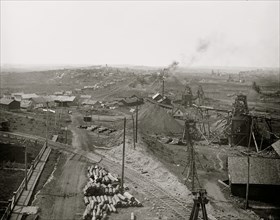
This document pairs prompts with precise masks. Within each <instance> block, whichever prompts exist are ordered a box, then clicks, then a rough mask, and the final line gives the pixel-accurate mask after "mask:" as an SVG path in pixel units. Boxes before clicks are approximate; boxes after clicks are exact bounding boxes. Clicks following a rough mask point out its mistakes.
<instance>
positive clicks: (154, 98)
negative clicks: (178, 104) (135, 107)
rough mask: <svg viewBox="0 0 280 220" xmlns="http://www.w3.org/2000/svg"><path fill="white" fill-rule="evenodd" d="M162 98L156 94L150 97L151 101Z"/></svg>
mask: <svg viewBox="0 0 280 220" xmlns="http://www.w3.org/2000/svg"><path fill="white" fill-rule="evenodd" d="M162 98H163V97H162V95H161V94H160V93H156V94H155V95H153V96H152V99H153V100H155V101H158V100H161V99H162Z"/></svg>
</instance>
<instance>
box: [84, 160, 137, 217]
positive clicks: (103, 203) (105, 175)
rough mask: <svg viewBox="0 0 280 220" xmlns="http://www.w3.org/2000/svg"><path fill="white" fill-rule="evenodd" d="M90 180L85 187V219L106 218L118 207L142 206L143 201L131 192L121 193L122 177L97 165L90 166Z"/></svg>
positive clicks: (88, 173) (88, 174)
mask: <svg viewBox="0 0 280 220" xmlns="http://www.w3.org/2000/svg"><path fill="white" fill-rule="evenodd" d="M87 176H88V178H89V181H88V182H87V184H86V185H85V187H84V189H83V193H84V202H85V205H86V209H85V211H84V213H83V219H91V220H98V219H105V218H107V215H108V214H110V213H113V212H115V213H116V212H117V208H124V207H132V206H134V207H141V206H142V204H141V202H140V201H139V200H138V199H136V198H135V197H134V196H132V195H131V194H130V193H129V192H124V193H123V194H121V185H120V179H119V178H118V177H117V176H115V175H113V174H111V173H110V172H108V171H107V170H106V169H104V168H102V167H99V166H97V165H95V166H90V167H88V172H87Z"/></svg>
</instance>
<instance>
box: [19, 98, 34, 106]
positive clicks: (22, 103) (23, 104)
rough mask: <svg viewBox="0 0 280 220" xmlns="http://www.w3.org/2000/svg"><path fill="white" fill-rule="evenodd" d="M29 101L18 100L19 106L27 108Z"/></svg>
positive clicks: (29, 104)
mask: <svg viewBox="0 0 280 220" xmlns="http://www.w3.org/2000/svg"><path fill="white" fill-rule="evenodd" d="M31 103H32V102H31V101H30V100H22V101H21V102H20V107H21V108H28V107H30V106H31Z"/></svg>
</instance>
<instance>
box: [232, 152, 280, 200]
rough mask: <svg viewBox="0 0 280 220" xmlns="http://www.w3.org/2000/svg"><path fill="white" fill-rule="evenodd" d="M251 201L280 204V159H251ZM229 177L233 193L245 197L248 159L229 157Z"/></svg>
mask: <svg viewBox="0 0 280 220" xmlns="http://www.w3.org/2000/svg"><path fill="white" fill-rule="evenodd" d="M249 164H250V169H249V174H250V175H249V199H251V200H259V201H266V202H280V159H274V158H263V157H250V159H249ZM228 177H229V184H230V187H231V193H232V194H233V195H235V196H240V197H245V195H246V184H247V178H248V158H247V157H229V158H228Z"/></svg>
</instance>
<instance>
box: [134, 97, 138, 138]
mask: <svg viewBox="0 0 280 220" xmlns="http://www.w3.org/2000/svg"><path fill="white" fill-rule="evenodd" d="M135 124H136V130H135V141H136V143H137V141H138V99H137V105H136V123H135Z"/></svg>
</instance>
